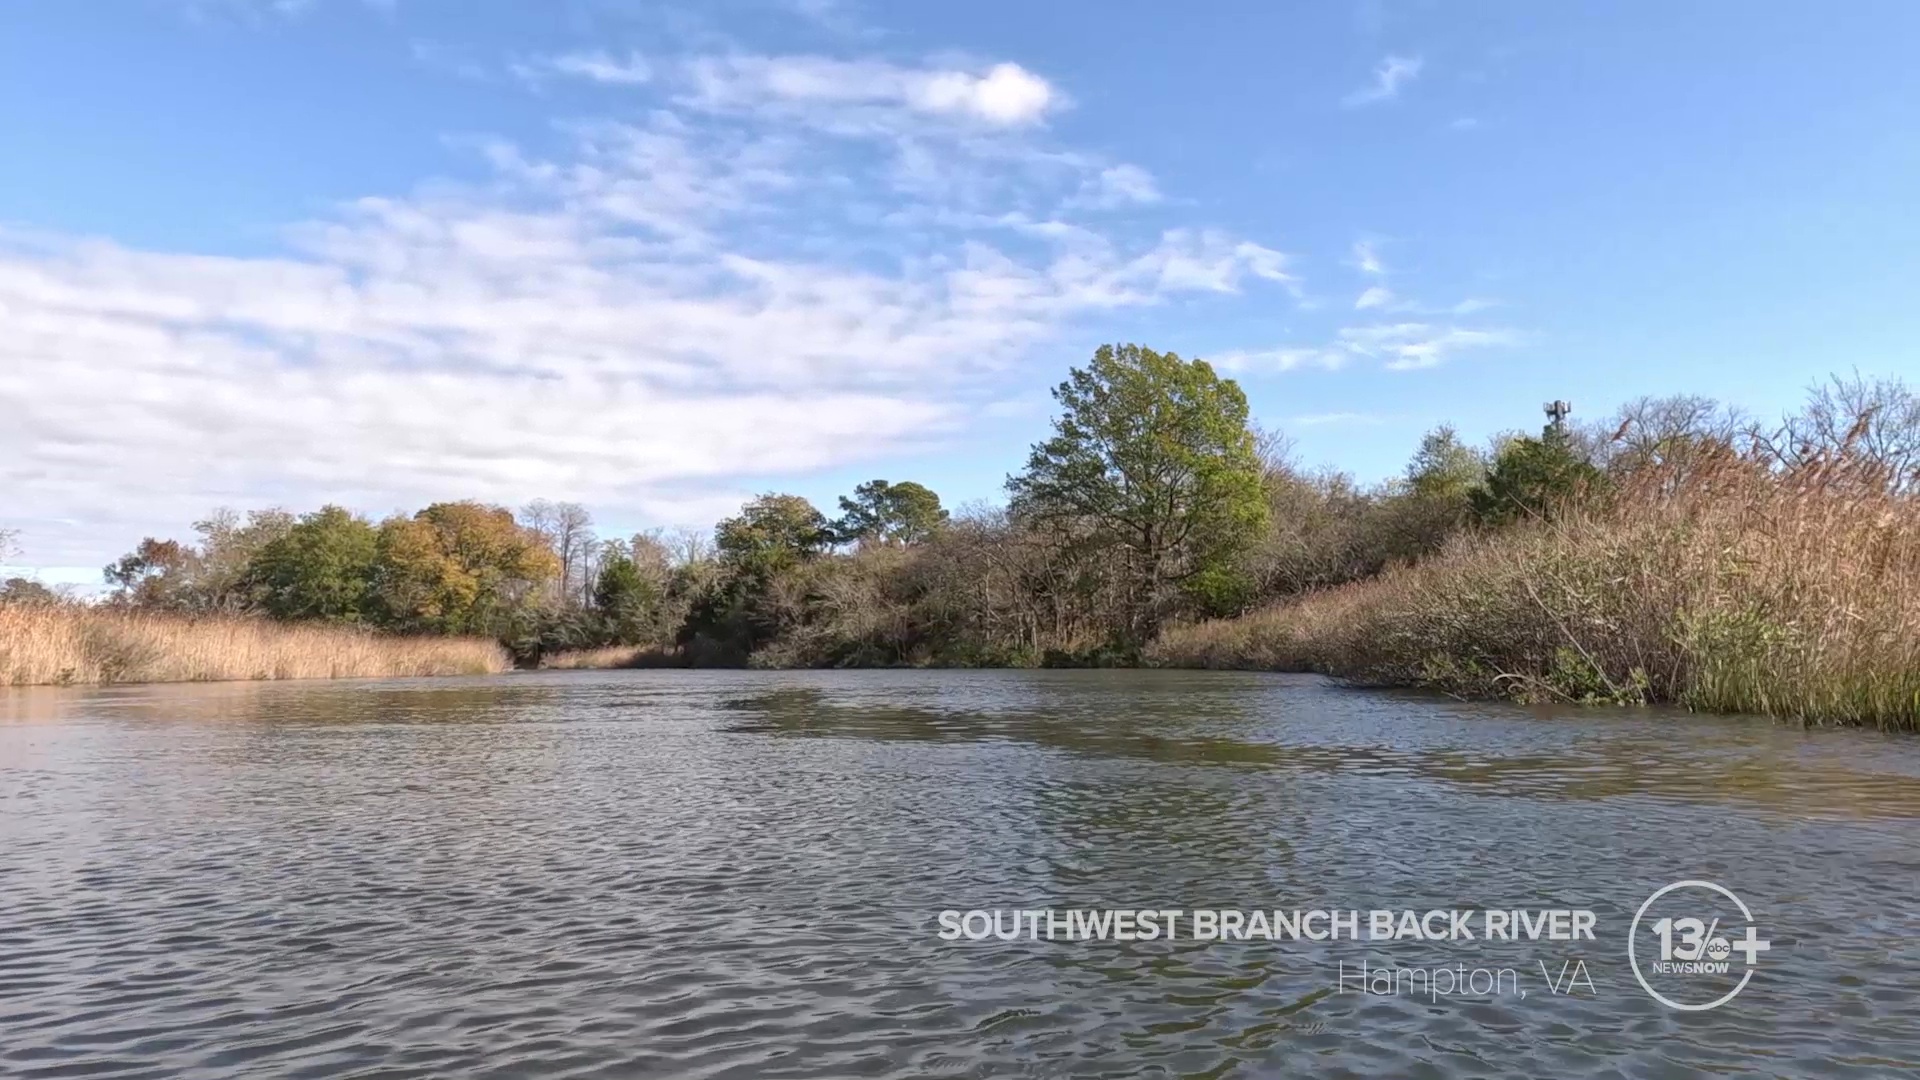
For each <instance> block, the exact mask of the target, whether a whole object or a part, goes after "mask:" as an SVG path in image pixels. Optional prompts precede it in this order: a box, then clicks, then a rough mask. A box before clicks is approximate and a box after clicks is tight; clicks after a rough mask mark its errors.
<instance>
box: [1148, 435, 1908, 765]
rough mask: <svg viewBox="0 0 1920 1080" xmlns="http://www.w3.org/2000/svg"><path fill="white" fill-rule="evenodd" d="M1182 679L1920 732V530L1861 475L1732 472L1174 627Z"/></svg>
mask: <svg viewBox="0 0 1920 1080" xmlns="http://www.w3.org/2000/svg"><path fill="white" fill-rule="evenodd" d="M1146 659H1147V661H1148V662H1149V663H1152V664H1156V665H1160V666H1168V667H1192V668H1235V669H1257V670H1277V671H1315V672H1321V673H1324V674H1328V675H1333V676H1336V677H1339V678H1342V679H1346V680H1349V681H1352V682H1355V683H1359V684H1362V685H1371V686H1402V687H1417V688H1423V689H1429V690H1436V691H1440V692H1443V693H1447V694H1452V695H1455V696H1459V697H1466V698H1508V699H1517V700H1521V701H1530V702H1587V703H1604V702H1616V703H1633V704H1639V703H1671V704H1677V705H1683V706H1686V707H1688V708H1692V709H1697V710H1702V711H1711V712H1728V713H1758V714H1762V715H1767V716H1775V717H1781V718H1786V719H1794V720H1800V721H1804V722H1808V723H1816V724H1834V725H1843V724H1844V725H1861V726H1866V727H1878V728H1883V729H1899V730H1915V729H1920V521H1917V520H1916V516H1915V514H1914V512H1913V507H1912V505H1911V503H1910V501H1909V500H1907V499H1904V498H1900V497H1896V496H1892V495H1885V494H1876V493H1874V492H1871V491H1862V490H1859V489H1858V488H1854V487H1850V486H1849V485H1848V484H1847V483H1846V482H1845V479H1844V478H1841V477H1836V476H1832V475H1827V476H1820V475H1811V476H1804V477H1798V478H1793V479H1791V480H1788V479H1782V478H1780V477H1777V476H1773V475H1769V474H1764V473H1757V472H1749V471H1741V470H1738V469H1727V470H1725V471H1724V472H1722V473H1721V474H1719V475H1716V476H1707V477H1691V478H1689V479H1688V480H1687V482H1686V483H1684V484H1681V485H1677V486H1674V487H1668V488H1666V489H1664V490H1658V491H1642V492H1638V493H1633V494H1631V495H1629V496H1627V497H1623V498H1621V499H1620V500H1618V501H1617V502H1615V503H1614V504H1612V505H1610V506H1607V507H1604V508H1588V509H1576V510H1573V511H1570V512H1569V513H1567V514H1566V515H1564V516H1562V517H1560V518H1559V519H1558V520H1556V521H1554V522H1552V523H1539V522H1536V523H1531V524H1523V525H1520V526H1516V527H1513V528H1509V529H1505V530H1501V531H1498V532H1494V533H1487V534H1476V535H1466V536H1461V537H1458V538H1456V539H1455V540H1454V541H1452V542H1451V543H1450V544H1448V545H1447V547H1446V548H1444V549H1443V550H1442V551H1441V552H1440V553H1439V554H1437V555H1435V556H1433V557H1431V558H1429V559H1426V560H1423V561H1422V562H1420V563H1419V564H1416V565H1413V566H1403V567H1399V568H1396V569H1393V570H1389V571H1388V572H1387V573H1385V574H1382V575H1380V576H1379V577H1376V578H1372V579H1369V580H1365V581H1361V582H1357V583H1354V584H1351V585H1347V586H1344V587H1341V588H1337V589H1331V590H1327V591H1323V592H1318V593H1313V594H1309V595H1306V596H1304V597H1301V598H1298V599H1294V600H1291V601H1287V602H1283V603H1280V604H1276V605H1274V606H1272V607H1268V608H1266V609H1263V610H1260V611H1256V612H1254V613H1252V614H1248V615H1244V616H1241V617H1238V618H1232V619H1223V620H1216V621H1212V622H1202V623H1198V624H1193V625H1187V626H1181V627H1175V628H1173V629H1170V630H1169V631H1168V632H1167V633H1166V634H1164V635H1163V636H1162V637H1161V638H1160V639H1159V640H1158V641H1157V642H1155V643H1154V644H1153V645H1152V646H1151V647H1150V648H1149V649H1148V651H1147V656H1146Z"/></svg>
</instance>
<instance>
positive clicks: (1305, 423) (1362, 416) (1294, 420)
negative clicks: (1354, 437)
mask: <svg viewBox="0 0 1920 1080" xmlns="http://www.w3.org/2000/svg"><path fill="white" fill-rule="evenodd" d="M1383 419H1384V418H1383V417H1381V416H1379V415H1377V414H1374V413H1358V412H1330V413H1309V414H1307V415H1304V416H1289V417H1287V418H1286V419H1285V420H1283V421H1281V423H1283V424H1284V425H1286V426H1287V427H1325V426H1326V425H1328V424H1378V423H1380V422H1381V421H1382V420H1383Z"/></svg>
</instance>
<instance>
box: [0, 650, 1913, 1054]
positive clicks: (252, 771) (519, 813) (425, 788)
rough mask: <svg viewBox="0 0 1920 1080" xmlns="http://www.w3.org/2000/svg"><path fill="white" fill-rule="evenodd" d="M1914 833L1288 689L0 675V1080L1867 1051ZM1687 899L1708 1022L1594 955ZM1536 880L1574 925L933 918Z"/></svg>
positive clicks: (1608, 758) (1498, 718) (1321, 692)
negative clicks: (1744, 949)
mask: <svg viewBox="0 0 1920 1080" xmlns="http://www.w3.org/2000/svg"><path fill="white" fill-rule="evenodd" d="M1916 817H1920V741H1916V740H1913V739H1910V738H1906V739H1903V738H1899V737H1893V736H1885V735H1878V734H1868V733H1861V732H1815V733H1808V732H1803V731H1799V730H1796V729H1793V728H1789V727H1784V726H1780V725H1775V724H1770V723H1766V722H1762V721H1752V720H1720V719H1708V718H1700V717H1689V716H1686V715H1683V714H1675V713H1667V712H1659V711H1646V710H1621V711H1586V712H1583V711H1558V712H1556V711H1553V710H1525V709H1518V708H1511V707H1501V706H1483V705H1466V704H1459V703H1452V702H1445V701H1436V700H1432V699H1427V698H1421V697H1414V696H1404V695H1383V694H1374V693H1360V692H1354V691H1348V690H1343V689H1340V688H1337V687H1334V686H1331V685H1328V684H1326V683H1323V682H1321V681H1318V680H1314V679H1309V678H1297V677H1288V676H1260V675H1242V674H1225V673H1160V672H1037V673H1021V672H954V673H938V672H934V673H928V672H851V673H782V674H772V673H694V672H611V673H589V672H579V673H575V672H566V673H547V674H540V675H521V676H513V677H504V678H497V679H467V680H421V681H409V682H383V683H359V684H347V683H318V684H278V685H275V684H259V683H252V684H221V685H213V686H173V687H125V688H112V689H104V690H32V691H0V912H5V918H0V1074H4V1075H8V1076H47V1077H51V1076H70V1075H100V1076H171V1075H181V1074H192V1075H200V1076H258V1075H276V1076H280V1075H310V1076H316V1077H319V1076H336V1075H383V1076H465V1075H479V1074H485V1075H492V1076H530V1077H531V1076H540V1077H547V1076H648V1075H659V1076H740V1077H759V1076H795V1077H847V1076H863V1075H875V1076H879V1075H885V1076H948V1075H952V1076H1000V1075H1035V1076H1053V1075H1099V1076H1133V1075H1152V1076H1226V1075H1246V1076H1266V1075H1275V1074H1288V1073H1293V1074H1301V1075H1325V1076H1383V1075H1393V1076H1399V1075H1429V1076H1462V1077H1466V1076H1475V1077H1477V1076H1546V1075H1552V1076H1575V1077H1584V1076H1651V1075H1670V1076H1692V1075H1742V1074H1750V1075H1767V1076H1796V1077H1797V1076H1810V1075H1855V1076H1882V1075H1894V1074H1897V1073H1900V1072H1903V1071H1905V1070H1909V1069H1911V1068H1913V1067H1915V1066H1916V1064H1920V1001H1917V1000H1916V995H1915V987H1916V986H1917V985H1920V946H1917V945H1916V944H1915V943H1916V941H1920V937H1916V933H1915V932H1916V930H1920V921H1917V920H1916V915H1915V912H1916V909H1920V835H1917V834H1916V832H1915V820H1914V819H1915V818H1916ZM1684 877H1708V878H1713V879H1715V880H1719V881H1722V882H1724V883H1726V884H1728V885H1730V886H1732V887H1733V888H1734V889H1735V890H1736V891H1738V892H1739V893H1740V894H1741V895H1742V896H1743V897H1745V898H1746V899H1747V900H1748V901H1749V902H1750V903H1751V904H1753V906H1754V908H1755V909H1756V910H1755V914H1756V916H1757V917H1758V918H1759V919H1760V920H1761V921H1762V922H1763V923H1764V924H1765V925H1766V927H1767V930H1768V932H1769V933H1770V935H1771V936H1772V938H1773V940H1774V942H1775V952H1774V953H1773V954H1772V957H1771V958H1770V966H1769V967H1768V968H1767V969H1766V970H1765V971H1764V972H1763V975H1762V977H1760V978H1757V979H1756V980H1755V982H1754V984H1753V985H1752V986H1751V987H1750V988H1749V989H1748V990H1747V991H1745V992H1744V993H1743V994H1742V995H1741V996H1740V998H1739V999H1738V1000H1737V1001H1736V1002H1734V1003H1732V1004H1730V1005H1729V1006H1727V1007H1726V1008H1723V1009H1721V1010H1718V1011H1715V1012H1713V1013H1708V1014H1698V1015H1683V1014H1677V1013H1671V1012H1668V1011H1666V1010H1663V1009H1662V1008H1660V1007H1659V1006H1657V1005H1655V1004H1653V1003H1652V1002H1650V1001H1648V1000H1647V999H1646V998H1645V996H1644V995H1643V994H1641V993H1640V992H1639V990H1638V989H1637V987H1636V986H1635V985H1634V982H1633V979H1632V977H1631V975H1630V974H1629V973H1628V970H1627V966H1626V963H1625V960H1624V930H1625V925H1626V922H1627V920H1628V919H1630V917H1631V914H1632V912H1633V910H1634V909H1635V908H1636V907H1637V906H1638V904H1639V902H1640V900H1642V899H1644V898H1645V896H1646V895H1647V894H1648V893H1649V892H1650V891H1651V890H1652V889H1653V888H1655V887H1657V886H1659V885H1661V884H1665V883H1666V882H1668V881H1672V880H1676V879H1679V878H1684ZM1555 905H1564V906H1571V907H1587V908H1593V909H1595V910H1597V911H1598V912H1599V913H1600V925H1601V933H1600V940H1599V941H1597V942H1594V943H1586V944H1583V945H1581V946H1579V947H1574V948H1565V947H1555V948H1554V949H1552V950H1546V951H1544V952H1543V951H1542V949H1541V948H1540V947H1539V946H1533V945H1526V946H1522V945H1517V944H1516V945H1511V946H1509V945H1502V944H1492V943H1482V944H1483V948H1482V949H1481V950H1480V951H1478V952H1466V953H1461V952H1459V951H1437V952H1436V951H1432V950H1435V949H1441V950H1445V949H1452V948H1453V947H1442V946H1433V947H1428V946H1420V945H1410V944H1408V945H1402V944H1396V945H1393V946H1371V947H1370V946H1367V945H1365V944H1363V943H1352V942H1343V943H1292V942H1287V943H1278V944H1269V943H1265V942H1248V943H1226V944H1221V943H1203V942H1193V941H1186V940H1181V941H1173V942H1167V941H1159V942H1104V943H1083V944H1073V945H1066V944H1048V943H1045V942H1025V941H1022V942H1016V943H1004V942H998V941H990V942H960V943H950V942H943V941H940V940H939V939H938V938H937V937H936V930H937V927H936V925H935V921H934V920H935V916H936V915H937V913H938V912H939V911H941V910H943V909H947V908H960V909H967V908H976V907H982V908H992V907H1048V906H1052V907H1102V906H1125V907H1135V906H1155V907H1160V906H1170V907H1182V908H1194V907H1241V908H1255V907H1261V908H1273V907H1316V906H1321V907H1342V908H1345V907H1354V908H1363V909H1364V908H1373V907H1396V908H1397V907H1414V908H1419V909H1426V908H1432V907H1479V908H1486V907H1544V906H1555ZM1382 949H1390V950H1392V951H1391V952H1388V953H1385V954H1383V953H1382V952H1381V951H1380V950H1382ZM1363 957H1369V958H1371V959H1373V960H1374V961H1376V962H1378V961H1379V960H1381V959H1386V960H1388V961H1391V962H1394V963H1401V964H1439V963H1453V962H1456V961H1459V960H1463V959H1464V960H1467V961H1469V962H1472V963H1481V964H1495V963H1497V964H1506V965H1512V966H1515V967H1524V968H1525V969H1526V970H1527V971H1528V972H1529V975H1530V976H1531V972H1532V967H1533V964H1534V963H1535V962H1536V961H1537V960H1547V959H1550V960H1552V962H1553V963H1554V964H1555V965H1557V964H1558V963H1559V962H1560V961H1561V959H1563V958H1566V957H1578V958H1582V959H1585V960H1586V961H1587V963H1588V964H1589V965H1590V966H1591V968H1592V972H1593V979H1594V982H1595V984H1596V987H1597V993H1596V994H1595V995H1593V996H1584V995H1583V996H1576V997H1558V996H1553V995H1548V994H1546V993H1545V992H1544V990H1543V989H1536V990H1535V992H1534V993H1533V994H1532V995H1531V996H1529V997H1528V998H1527V999H1525V1000H1516V999H1509V998H1495V999H1491V1000H1478V1001H1439V1002H1432V1001H1428V1000H1426V999H1409V998H1404V997H1370V996H1367V995H1360V994H1351V993H1334V992H1333V989H1334V985H1333V984H1334V981H1335V979H1334V975H1333V972H1334V970H1335V968H1336V966H1337V964H1338V963H1340V962H1342V961H1346V962H1353V961H1356V960H1358V959H1361V958H1363ZM1535 985H1536V987H1538V982H1537V981H1536V983H1535Z"/></svg>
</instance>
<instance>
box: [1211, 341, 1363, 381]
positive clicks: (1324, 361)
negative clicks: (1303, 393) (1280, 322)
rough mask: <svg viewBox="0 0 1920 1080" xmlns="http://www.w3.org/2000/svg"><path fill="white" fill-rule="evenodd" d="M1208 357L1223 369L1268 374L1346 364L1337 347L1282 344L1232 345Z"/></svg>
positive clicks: (1241, 372) (1328, 368) (1344, 353)
mask: <svg viewBox="0 0 1920 1080" xmlns="http://www.w3.org/2000/svg"><path fill="white" fill-rule="evenodd" d="M1206 359H1207V360H1209V361H1211V362H1212V364H1213V365H1214V366H1215V367H1217V368H1219V369H1220V370H1222V371H1225V372H1229V373H1232V374H1236V375H1241V374H1248V375H1251V374H1268V373H1273V372H1282V371H1297V370H1299V369H1302V368H1322V369H1325V370H1327V371H1332V370H1334V369H1336V368H1339V367H1340V366H1341V365H1343V364H1345V363H1346V362H1347V360H1348V359H1349V357H1348V354H1347V353H1346V352H1345V351H1343V350H1340V349H1328V348H1312V347H1292V346H1289V347H1282V348H1278V349H1252V350H1247V349H1233V350H1229V351H1227V352H1223V353H1216V354H1215V355H1213V356H1210V357H1207V358H1206Z"/></svg>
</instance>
